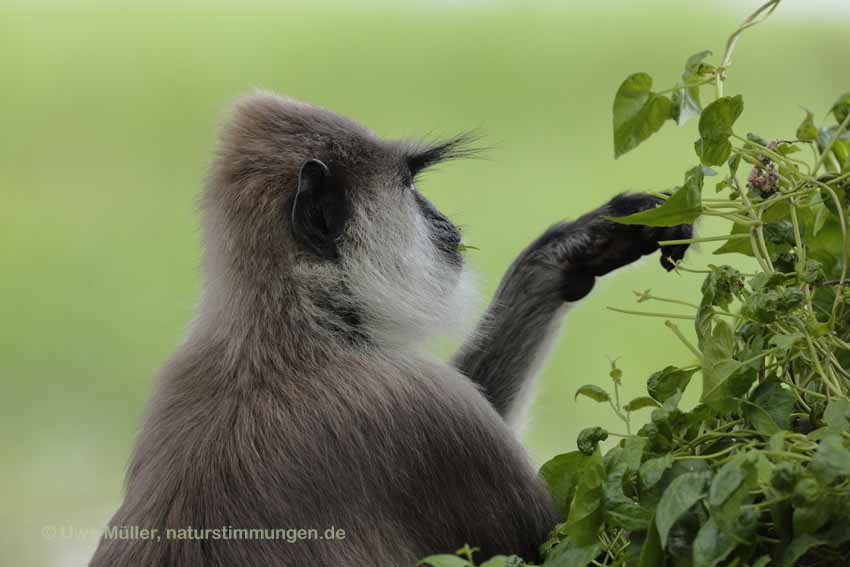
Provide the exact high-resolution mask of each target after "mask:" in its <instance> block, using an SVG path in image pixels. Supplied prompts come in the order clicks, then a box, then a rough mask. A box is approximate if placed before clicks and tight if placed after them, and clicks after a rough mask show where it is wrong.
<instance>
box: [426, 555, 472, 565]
mask: <svg viewBox="0 0 850 567" xmlns="http://www.w3.org/2000/svg"><path fill="white" fill-rule="evenodd" d="M417 565H428V566H429V567H474V566H473V565H472V564H471V563H470V562H469V561H467V560H466V559H464V558H462V557H458V556H457V555H448V554H442V555H431V556H429V557H426V558H425V559H423V560H421V561H420V562H419V563H417Z"/></svg>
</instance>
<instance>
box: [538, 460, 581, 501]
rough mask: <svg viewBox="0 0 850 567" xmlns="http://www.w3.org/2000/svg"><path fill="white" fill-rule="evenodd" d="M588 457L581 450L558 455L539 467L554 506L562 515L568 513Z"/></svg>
mask: <svg viewBox="0 0 850 567" xmlns="http://www.w3.org/2000/svg"><path fill="white" fill-rule="evenodd" d="M589 458H590V457H588V456H587V455H585V454H584V453H582V452H581V451H573V452H571V453H564V454H562V455H558V456H557V457H554V458H552V459H550V460H548V461H547V462H546V463H544V464H543V466H542V467H540V476H541V477H542V478H543V481H544V482H545V483H546V486H547V487H548V488H549V494H551V495H552V499H553V500H554V501H555V506H556V508H557V509H558V511H559V512H561V513H562V514H563V515H564V516H566V515H567V514H569V511H570V504H571V503H572V501H573V496H574V495H575V491H576V486H577V485H578V481H579V475H580V474H581V470H582V467H584V465H585V464H586V463H587V460H588V459H589Z"/></svg>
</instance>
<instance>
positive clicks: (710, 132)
mask: <svg viewBox="0 0 850 567" xmlns="http://www.w3.org/2000/svg"><path fill="white" fill-rule="evenodd" d="M743 111H744V100H743V99H742V98H741V95H738V96H734V97H728V96H727V97H721V98H718V99H717V100H715V101H714V102H712V103H711V104H709V105H708V106H707V107H706V108H705V110H703V111H702V115H701V116H700V119H699V134H700V138H699V140H697V141H696V142H695V143H694V149H695V150H696V153H697V155H698V156H699V158H700V161H701V162H702V163H703V165H723V164H724V163H726V160H728V159H729V156H730V155H732V144H731V143H730V142H729V136H731V135H732V125H733V124H734V123H735V121H736V120H737V119H738V117H739V116H741V113H742V112H743Z"/></svg>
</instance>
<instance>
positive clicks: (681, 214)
mask: <svg viewBox="0 0 850 567" xmlns="http://www.w3.org/2000/svg"><path fill="white" fill-rule="evenodd" d="M704 179H705V174H704V173H703V171H702V168H701V167H699V166H697V167H694V168H692V169H690V170H688V171H687V172H686V173H685V184H684V185H683V186H682V187H680V188H679V189H678V190H677V191H676V192H675V193H673V195H672V196H670V198H669V199H667V200H666V201H664V202H663V203H661V204H660V205H659V206H657V207H655V208H654V209H646V210H644V211H640V212H638V213H634V214H632V215H627V216H624V217H614V218H611V220H613V221H615V222H618V223H620V224H640V225H645V226H677V225H680V224H691V223H693V222H694V221H695V220H696V219H697V217H699V215H700V214H701V213H702V186H703V180H704Z"/></svg>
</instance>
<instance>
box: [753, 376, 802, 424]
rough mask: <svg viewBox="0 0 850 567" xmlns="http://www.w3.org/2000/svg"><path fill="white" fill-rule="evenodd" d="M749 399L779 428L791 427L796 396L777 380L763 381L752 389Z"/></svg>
mask: <svg viewBox="0 0 850 567" xmlns="http://www.w3.org/2000/svg"><path fill="white" fill-rule="evenodd" d="M750 401H751V402H753V403H754V404H755V405H757V406H758V407H760V408H761V409H762V410H764V411H765V412H766V413H767V414H768V415H769V416H770V418H771V420H772V421H773V422H774V423H775V424H776V425H777V426H778V427H779V429H791V413H792V412H793V411H794V404H795V403H796V397H795V396H794V394H793V393H792V392H791V391H790V390H789V389H788V388H786V387H784V386H782V384H780V383H778V382H765V383H763V384H759V386H758V387H757V388H756V389H755V390H754V391H753V395H752V396H751V397H750Z"/></svg>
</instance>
